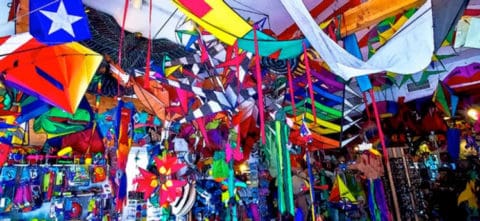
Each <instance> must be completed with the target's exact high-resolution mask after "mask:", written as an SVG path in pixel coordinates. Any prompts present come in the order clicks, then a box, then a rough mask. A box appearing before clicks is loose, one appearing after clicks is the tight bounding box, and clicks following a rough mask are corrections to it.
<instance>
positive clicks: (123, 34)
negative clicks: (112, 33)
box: [118, 0, 129, 93]
mask: <svg viewBox="0 0 480 221" xmlns="http://www.w3.org/2000/svg"><path fill="white" fill-rule="evenodd" d="M128 2H129V1H127V0H125V6H124V8H123V18H122V27H121V29H120V41H119V43H118V66H119V67H122V51H123V39H124V38H125V21H126V20H127V11H128ZM118 93H120V92H118Z"/></svg>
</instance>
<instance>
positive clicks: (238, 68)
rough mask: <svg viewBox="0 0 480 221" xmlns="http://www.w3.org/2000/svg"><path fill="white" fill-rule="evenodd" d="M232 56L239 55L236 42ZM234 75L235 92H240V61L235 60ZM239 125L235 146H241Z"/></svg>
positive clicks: (238, 126)
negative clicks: (235, 78)
mask: <svg viewBox="0 0 480 221" xmlns="http://www.w3.org/2000/svg"><path fill="white" fill-rule="evenodd" d="M233 56H235V58H237V57H239V56H240V51H239V50H238V42H235V44H234V45H233ZM227 58H230V56H227ZM235 71H236V73H235V75H236V76H237V84H238V87H237V94H240V90H241V89H242V82H241V81H240V77H239V76H240V62H235ZM236 102H237V104H238V98H237V101H236ZM241 128H242V127H241V126H240V123H238V125H237V148H240V147H241Z"/></svg>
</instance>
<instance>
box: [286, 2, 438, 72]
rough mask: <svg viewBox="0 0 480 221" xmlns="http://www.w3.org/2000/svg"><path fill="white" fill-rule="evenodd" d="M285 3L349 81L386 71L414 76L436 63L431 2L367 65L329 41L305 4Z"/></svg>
mask: <svg viewBox="0 0 480 221" xmlns="http://www.w3.org/2000/svg"><path fill="white" fill-rule="evenodd" d="M281 2H282V4H283V6H284V7H285V9H286V10H287V12H288V13H289V14H290V16H291V17H292V18H293V20H294V21H295V23H296V24H297V25H298V27H299V28H300V30H301V31H302V33H303V34H304V35H305V37H306V38H307V39H308V41H309V42H310V43H311V44H312V46H313V48H315V50H316V51H317V52H318V53H319V54H320V55H321V57H322V59H323V60H324V61H325V62H326V63H327V64H328V66H329V67H330V70H331V71H332V72H333V73H335V74H336V75H338V76H340V77H342V78H343V79H345V80H348V79H350V78H352V77H356V76H360V75H365V74H370V73H378V72H382V71H390V72H394V73H399V74H412V73H416V72H419V71H422V70H423V69H424V68H425V67H427V66H428V65H429V64H430V62H431V60H432V55H433V51H434V45H433V42H434V40H433V39H434V38H433V17H432V7H431V5H432V4H431V1H430V0H427V1H426V2H425V3H424V5H423V6H421V7H420V8H419V9H418V10H417V11H416V12H415V14H414V15H413V16H412V17H411V18H410V19H409V20H408V21H407V22H406V23H405V24H404V25H403V26H402V27H401V28H400V29H399V30H398V31H397V32H396V34H395V35H394V36H393V37H392V38H391V39H390V40H389V42H388V43H387V44H385V45H384V46H383V47H381V48H380V49H379V50H378V51H377V53H375V54H374V55H373V56H372V57H371V58H370V59H369V60H368V61H366V62H365V61H363V60H361V59H358V58H356V57H355V56H353V55H351V54H349V53H348V52H347V51H345V50H344V49H343V48H342V47H340V45H338V44H337V42H335V41H333V40H332V39H331V38H330V37H328V35H327V34H325V32H323V30H321V29H320V28H319V27H318V24H317V23H316V22H315V20H314V19H313V18H312V16H310V13H309V12H308V9H307V8H306V6H305V4H304V3H303V2H302V0H281ZM385 2H386V1H385Z"/></svg>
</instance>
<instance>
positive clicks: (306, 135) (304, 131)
mask: <svg viewBox="0 0 480 221" xmlns="http://www.w3.org/2000/svg"><path fill="white" fill-rule="evenodd" d="M300 136H302V137H303V139H304V140H305V141H307V142H310V141H312V132H310V129H308V126H307V124H306V123H305V121H304V122H303V123H302V125H301V126H300Z"/></svg>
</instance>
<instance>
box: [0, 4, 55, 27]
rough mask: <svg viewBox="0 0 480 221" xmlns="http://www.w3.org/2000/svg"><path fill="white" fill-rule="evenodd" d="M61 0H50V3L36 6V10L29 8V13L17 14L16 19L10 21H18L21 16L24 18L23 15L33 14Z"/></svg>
mask: <svg viewBox="0 0 480 221" xmlns="http://www.w3.org/2000/svg"><path fill="white" fill-rule="evenodd" d="M59 1H60V0H53V1H51V2H49V3H46V4H44V5H42V6H40V7H38V8H36V9H35V10H31V11H30V10H28V12H27V13H24V14H21V15H18V16H15V18H14V19H11V20H10V21H17V20H18V19H20V18H23V17H25V16H28V15H31V14H33V13H36V12H38V11H40V10H42V9H44V8H46V7H48V6H50V5H53V4H55V3H57V2H59ZM17 6H18V5H17ZM10 21H8V22H10ZM8 22H4V23H0V25H5V24H8Z"/></svg>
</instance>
